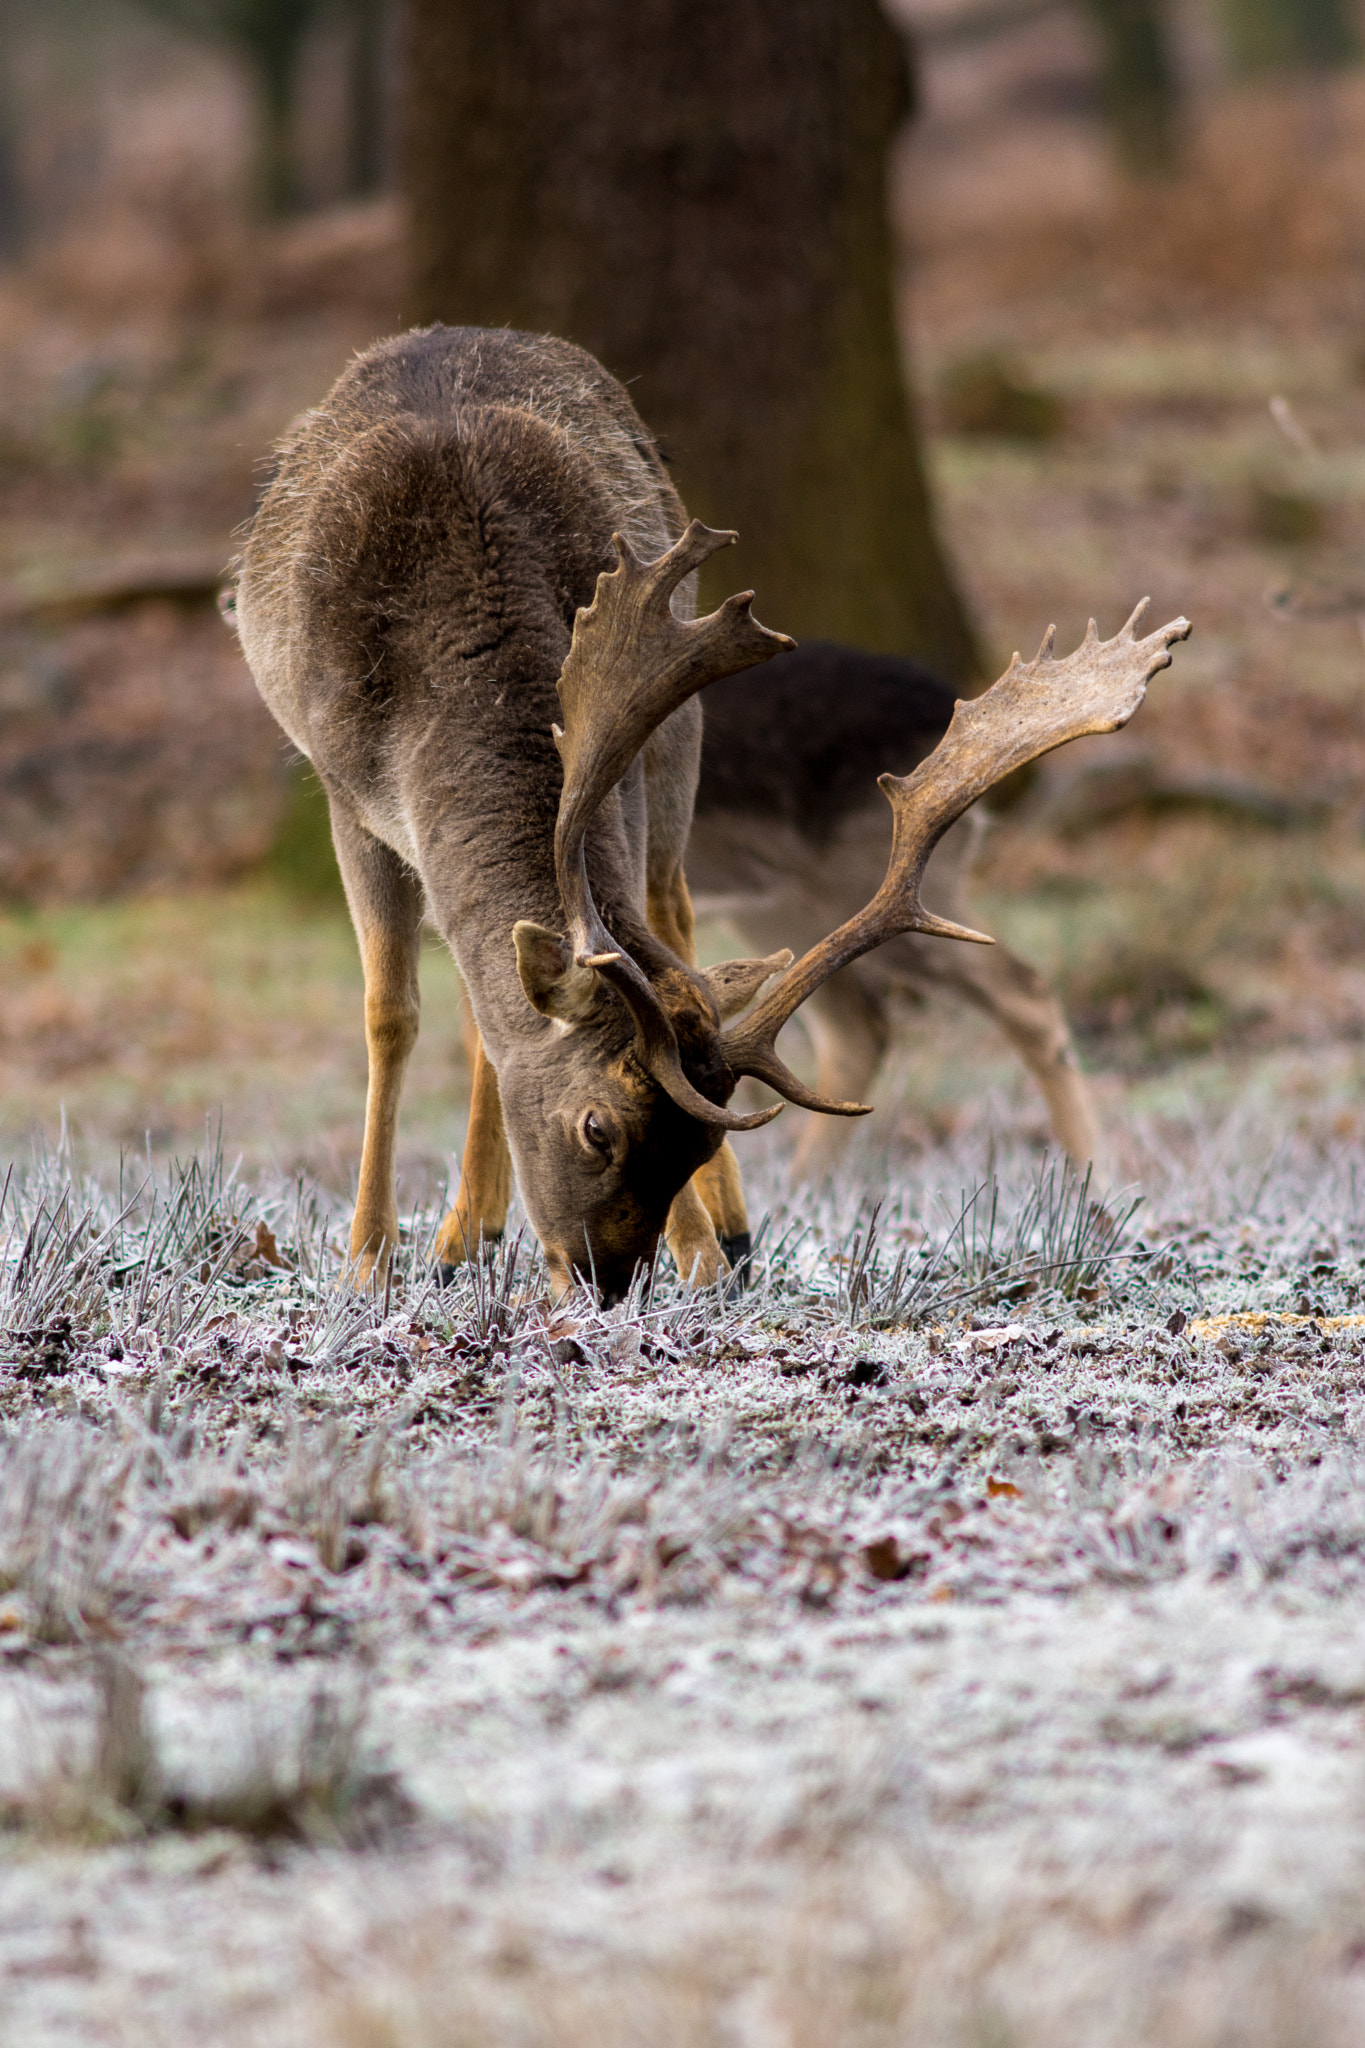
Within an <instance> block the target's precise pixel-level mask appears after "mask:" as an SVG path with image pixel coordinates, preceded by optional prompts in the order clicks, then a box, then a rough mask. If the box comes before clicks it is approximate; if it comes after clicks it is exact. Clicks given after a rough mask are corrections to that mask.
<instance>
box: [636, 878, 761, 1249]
mask: <svg viewBox="0 0 1365 2048" xmlns="http://www.w3.org/2000/svg"><path fill="white" fill-rule="evenodd" d="M647 908H648V915H649V928H650V930H651V931H652V932H653V933H654V934H655V935H656V937H658V938H661V939H662V940H663V942H664V944H665V945H666V946H669V947H671V948H672V950H673V951H674V952H675V953H676V954H677V955H678V958H679V959H680V960H685V961H686V962H687V964H688V966H689V967H695V966H696V964H697V945H696V919H695V918H694V916H693V914H692V898H691V897H690V896H689V894H688V892H687V881H686V878H685V877H684V875H683V871H682V869H681V867H674V868H673V869H672V870H671V871H670V872H669V873H668V874H667V875H665V876H662V877H659V878H658V879H657V880H656V879H655V878H654V877H653V876H651V877H650V882H649V891H648V898H647ZM664 1241H665V1243H666V1244H667V1246H668V1249H669V1251H670V1252H671V1253H672V1254H673V1258H674V1262H675V1263H676V1265H677V1268H678V1271H679V1273H681V1274H682V1276H683V1278H684V1279H686V1278H687V1276H688V1274H689V1273H692V1272H693V1271H694V1270H695V1274H696V1285H697V1286H698V1287H709V1286H710V1285H711V1284H712V1282H713V1281H715V1280H718V1279H719V1278H720V1276H721V1274H722V1273H723V1272H724V1271H725V1269H726V1266H727V1264H728V1265H729V1266H732V1267H733V1266H738V1265H739V1264H740V1262H741V1261H742V1260H744V1259H747V1258H748V1256H749V1252H750V1249H751V1242H752V1241H751V1239H750V1236H749V1214H748V1211H747V1209H746V1208H745V1206H744V1185H743V1182H742V1181H741V1179H740V1175H739V1161H738V1160H737V1159H736V1158H735V1155H734V1153H733V1152H732V1151H731V1149H730V1141H729V1139H728V1138H727V1139H726V1140H725V1142H724V1144H723V1145H722V1146H721V1148H720V1150H719V1152H717V1154H716V1156H715V1158H714V1159H711V1160H708V1161H707V1163H706V1165H705V1166H703V1167H700V1168H699V1169H698V1171H697V1172H696V1173H694V1174H693V1176H692V1178H691V1180H690V1181H689V1182H688V1183H687V1186H686V1187H685V1188H684V1189H683V1190H682V1192H681V1194H679V1195H678V1196H677V1197H676V1198H675V1200H674V1203H673V1206H672V1208H671V1209H670V1210H669V1212H668V1222H667V1225H666V1226H665V1229H664ZM722 1254H723V1255H724V1256H723V1257H722Z"/></svg>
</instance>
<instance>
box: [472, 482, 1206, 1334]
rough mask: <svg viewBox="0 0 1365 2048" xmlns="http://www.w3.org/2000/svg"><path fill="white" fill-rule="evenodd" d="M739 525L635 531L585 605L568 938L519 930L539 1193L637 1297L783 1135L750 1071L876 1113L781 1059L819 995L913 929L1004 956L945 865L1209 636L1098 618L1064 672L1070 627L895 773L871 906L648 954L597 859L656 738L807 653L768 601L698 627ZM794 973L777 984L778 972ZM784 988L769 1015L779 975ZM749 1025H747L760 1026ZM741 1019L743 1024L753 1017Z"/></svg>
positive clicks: (584, 1266) (568, 863)
mask: <svg viewBox="0 0 1365 2048" xmlns="http://www.w3.org/2000/svg"><path fill="white" fill-rule="evenodd" d="M734 539H735V536H734V535H733V534H731V533H715V532H712V531H711V530H710V529H709V528H707V527H705V526H702V525H701V524H700V522H699V521H696V520H694V521H693V522H692V524H691V525H690V526H689V527H688V529H687V531H686V533H684V535H683V536H682V538H681V540H679V541H678V542H677V543H676V545H675V546H674V547H672V548H671V549H669V551H668V552H667V553H666V554H664V555H662V556H661V557H660V558H659V560H658V561H656V562H653V563H650V564H648V565H642V564H641V563H640V562H639V561H638V560H637V558H636V557H635V555H634V554H633V552H632V551H631V549H630V547H629V546H628V545H627V543H626V542H625V541H624V540H623V539H622V538H621V537H620V536H619V535H618V536H617V537H616V550H617V554H618V557H619V560H618V565H617V567H616V568H615V569H614V570H612V571H610V572H608V573H604V574H603V575H602V576H600V577H599V579H598V584H597V592H596V596H595V597H594V600H593V603H592V605H591V606H590V607H588V608H587V609H586V610H582V611H580V612H579V613H578V615H577V618H576V620H575V623H574V632H573V641H572V644H571V646H570V650H569V654H568V657H567V659H566V661H565V663H564V666H563V670H562V671H561V674H560V678H559V685H558V687H559V698H560V703H561V705H562V706H563V713H564V723H563V726H562V727H560V726H556V727H555V728H554V736H555V743H556V745H557V747H558V749H559V754H560V759H561V761H562V763H563V769H564V786H563V792H562V795H561V798H560V807H559V816H558V820H557V824H556V830H555V869H556V876H557V880H558V886H559V894H560V900H561V904H562V908H563V912H564V920H565V923H566V925H567V927H568V931H567V934H566V935H565V934H561V933H558V932H552V931H549V930H547V929H546V928H545V927H543V926H541V925H537V924H532V923H529V922H526V921H522V922H520V923H518V924H517V926H516V927H515V930H514V932H513V934H512V937H513V942H514V944H515V947H516V956H517V969H518V973H519V976H520V980H521V985H522V988H523V990H524V992H525V995H526V999H527V1001H528V1003H529V1004H530V1005H531V1006H532V1008H533V1009H535V1010H536V1011H537V1012H538V1013H539V1014H540V1016H541V1017H542V1018H543V1019H544V1020H545V1026H546V1029H545V1031H544V1032H543V1033H539V1032H538V1033H536V1034H534V1035H533V1037H532V1038H531V1039H530V1040H528V1050H531V1049H533V1050H531V1056H529V1057H528V1058H527V1059H526V1060H525V1061H524V1062H523V1061H522V1060H521V1059H519V1058H518V1057H517V1056H516V1054H513V1056H512V1062H511V1069H510V1071H509V1073H508V1075H507V1081H508V1082H510V1083H511V1085H504V1088H503V1104H504V1116H505V1117H506V1120H507V1124H508V1131H509V1136H510V1138H511V1140H512V1145H513V1150H514V1153H515V1154H516V1157H517V1162H518V1167H519V1180H520V1183H521V1188H522V1195H523V1199H524V1201H525V1202H526V1206H527V1210H528V1213H529V1214H530V1217H531V1221H532V1223H533V1225H534V1226H535V1229H536V1232H537V1235H538V1236H539V1238H540V1240H541V1243H542V1245H543V1247H544V1248H545V1251H546V1254H547V1257H548V1259H549V1262H550V1265H551V1269H552V1271H553V1273H554V1275H555V1280H556V1285H557V1287H559V1288H561V1289H562V1288H564V1287H567V1286H569V1285H571V1284H572V1281H573V1279H574V1277H575V1276H577V1277H579V1278H581V1279H582V1280H584V1281H592V1282H595V1284H596V1285H597V1286H598V1288H599V1289H600V1290H601V1291H602V1292H603V1293H605V1294H606V1295H607V1296H608V1298H615V1297H618V1296H619V1295H620V1294H621V1293H623V1292H624V1291H625V1289H626V1287H627V1286H628V1285H629V1283H630V1278H631V1275H632V1273H633V1272H634V1270H635V1268H636V1266H637V1265H638V1264H639V1262H640V1261H641V1260H645V1259H648V1258H650V1257H651V1256H652V1255H653V1253H654V1251H655V1249H656V1247H657V1245H658V1242H659V1238H660V1235H661V1233H662V1231H663V1227H664V1222H665V1219H666V1217H667V1215H668V1211H669V1208H670V1206H671V1204H672V1202H673V1200H674V1198H675V1196H676V1195H677V1194H678V1193H679V1192H680V1191H681V1189H682V1188H683V1187H684V1186H685V1185H686V1183H687V1182H688V1180H689V1179H690V1178H691V1176H692V1175H693V1174H694V1173H695V1172H696V1170H697V1168H698V1167H699V1166H701V1165H703V1164H704V1163H705V1162H706V1160H708V1159H709V1158H710V1157H711V1156H712V1155H713V1153H714V1152H715V1151H716V1150H717V1149H718V1148H719V1146H720V1143H721V1141H722V1139H723V1137H724V1136H725V1134H726V1132H728V1131H747V1130H753V1129H755V1128H757V1126H759V1125H760V1124H765V1123H768V1122H769V1121H770V1120H771V1119H772V1118H773V1117H774V1116H776V1115H777V1114H778V1112H779V1111H780V1109H781V1107H782V1104H781V1102H777V1103H774V1104H772V1105H771V1106H770V1107H769V1108H767V1109H761V1110H758V1111H755V1112H754V1113H753V1114H751V1115H740V1114H738V1113H736V1112H734V1111H732V1110H731V1109H729V1108H728V1107H727V1104H728V1102H729V1100H730V1097H731V1095H732V1094H733V1093H734V1090H735V1088H736V1086H737V1084H738V1082H739V1081H740V1079H741V1077H742V1076H744V1075H746V1074H748V1075H752V1076H754V1077H755V1078H756V1079H758V1080H760V1081H763V1082H766V1083H767V1085H768V1086H769V1087H771V1088H773V1089H774V1090H776V1092H777V1093H778V1094H779V1095H781V1096H783V1097H785V1098H786V1100H787V1101H789V1102H794V1103H797V1104H799V1105H800V1106H801V1107H802V1108H805V1109H813V1110H819V1111H822V1112H824V1113H825V1114H826V1115H831V1116H865V1115H867V1114H868V1113H869V1112H868V1108H867V1106H866V1105H865V1104H862V1103H856V1102H831V1101H826V1100H825V1099H824V1098H823V1097H821V1096H818V1095H816V1094H814V1093H813V1092H812V1091H811V1090H810V1089H808V1088H806V1087H805V1086H804V1085H803V1083H802V1082H800V1081H799V1080H798V1079H797V1077H796V1076H795V1075H794V1074H793V1073H792V1072H791V1071H790V1069H789V1068H787V1067H786V1066H785V1065H784V1064H783V1062H782V1060H781V1059H780V1058H779V1057H778V1055H777V1052H776V1049H775V1041H776V1037H777V1034H778V1032H779V1031H780V1030H781V1028H782V1026H783V1024H785V1023H786V1021H787V1020H788V1018H789V1017H791V1015H792V1014H793V1012H794V1011H795V1010H796V1009H798V1008H799V1006H800V1005H801V1004H802V1003H803V1002H805V1001H806V999H807V997H809V996H811V995H813V994H814V992H815V990H816V989H817V988H819V987H820V985H821V983H822V982H824V981H826V980H828V978H829V977H830V975H832V974H835V973H837V972H838V970H839V969H840V968H841V967H846V966H847V965H848V964H849V963H850V962H851V961H853V960H856V959H857V958H859V957H860V956H861V955H862V954H863V953H866V952H868V951H870V950H871V948H872V947H874V946H879V945H881V944H882V943H883V942H884V941H885V940H887V939H890V938H894V937H895V936H897V935H898V934H899V933H902V932H911V931H914V932H927V933H933V934H937V935H938V936H940V937H944V938H953V939H965V940H971V941H975V942H976V943H979V944H984V945H989V944H990V943H991V942H990V940H989V939H986V938H984V937H983V936H982V934H981V933H979V932H973V931H968V930H967V929H966V928H965V927H963V926H961V925H955V924H950V923H949V922H947V921H946V920H945V919H943V918H938V917H935V916H933V914H932V913H931V912H929V911H927V910H926V909H925V908H924V906H923V904H922V903H921V901H920V895H919V891H920V883H921V880H922V878H923V874H924V869H925V865H926V863H927V861H928V859H929V855H930V854H931V853H932V851H933V849H934V847H935V846H936V845H937V844H938V841H939V840H940V839H941V838H942V836H943V834H944V833H945V832H946V831H947V829H948V827H949V826H950V825H951V824H952V823H953V821H954V820H955V819H956V818H958V817H960V816H961V814H962V812H963V811H965V810H966V809H967V808H968V807H969V805H971V804H973V803H974V802H975V801H976V800H977V798H978V797H980V796H982V795H983V794H984V793H985V791H986V790H987V789H989V788H990V787H991V785H992V784H993V783H995V782H997V781H999V780H1000V779H1001V778H1002V777H1004V776H1006V775H1009V774H1011V773H1012V772H1013V771H1014V770H1015V769H1016V768H1019V767H1022V766H1023V765H1024V763H1025V762H1027V761H1030V760H1033V759H1035V758H1036V757H1037V756H1038V755H1039V754H1043V753H1046V752H1048V751H1049V750H1050V749H1051V748H1053V747H1057V746H1060V745H1062V744H1063V743H1064V742H1065V741H1066V740H1069V739H1074V738H1077V737H1079V736H1080V735H1081V734H1083V733H1091V732H1112V731H1114V730H1115V729H1116V728H1117V727H1118V726H1121V725H1123V724H1125V723H1126V722H1127V720H1128V719H1129V718H1130V717H1131V716H1132V714H1133V712H1134V711H1135V710H1136V709H1137V707H1138V705H1139V704H1140V703H1141V701H1142V698H1143V695H1144V694H1145V691H1146V686H1147V683H1148V681H1149V680H1150V678H1151V677H1152V676H1153V675H1155V674H1156V673H1157V671H1158V670H1159V669H1162V668H1164V667H1166V666H1167V664H1168V663H1169V661H1170V658H1171V656H1170V647H1171V644H1172V643H1173V642H1174V641H1176V640H1179V639H1183V638H1184V637H1185V635H1186V634H1187V633H1188V632H1189V626H1188V625H1187V623H1186V622H1185V620H1184V619H1178V620H1176V621H1174V622H1173V623H1172V624H1171V625H1169V626H1164V627H1162V628H1161V630H1160V631H1159V632H1157V633H1153V634H1150V635H1148V637H1147V638H1146V639H1144V640H1138V639H1137V638H1136V637H1135V630H1134V629H1135V628H1136V626H1137V624H1138V622H1139V620H1140V619H1141V617H1142V614H1143V612H1144V610H1145V608H1146V607H1145V601H1144V603H1143V604H1142V605H1139V606H1138V608H1137V610H1136V611H1135V612H1134V614H1133V616H1132V618H1131V619H1130V620H1129V622H1128V624H1127V625H1126V626H1125V627H1124V628H1123V630H1122V632H1121V633H1119V634H1118V635H1117V636H1116V637H1115V638H1114V639H1113V640H1107V641H1103V642H1102V641H1100V640H1099V638H1098V636H1097V634H1096V631H1095V627H1094V623H1093V621H1092V623H1091V626H1090V629H1089V632H1088V634H1087V636H1086V638H1085V640H1084V642H1083V643H1082V645H1081V646H1080V647H1079V648H1078V649H1077V651H1076V652H1075V653H1074V654H1073V655H1071V656H1069V657H1068V658H1067V659H1066V660H1065V661H1058V660H1057V659H1056V657H1055V655H1054V654H1053V651H1052V639H1053V636H1052V633H1051V632H1049V634H1048V636H1047V638H1046V639H1045V640H1044V642H1043V646H1042V648H1041V650H1040V652H1039V655H1038V658H1037V660H1036V661H1033V662H1029V663H1024V662H1023V661H1021V660H1020V658H1019V656H1018V655H1017V654H1016V655H1015V657H1014V660H1013V662H1012V663H1011V665H1010V667H1009V669H1008V670H1007V671H1006V673H1005V675H1003V676H1002V677H1001V679H1000V681H999V682H998V683H996V684H995V686H994V687H993V688H992V689H991V690H989V691H988V692H987V693H986V694H985V695H984V696H982V697H979V698H977V699H975V700H974V701H971V702H968V703H960V704H959V705H958V706H957V708H956V711H955V713H954V716H953V721H952V724H951V725H950V727H949V729H948V731H947V733H946V734H945V735H944V737H943V739H942V741H941V742H940V743H939V746H938V747H937V749H936V750H935V752H934V753H933V754H932V755H930V756H929V758H928V759H927V760H926V761H923V762H921V763H920V766H919V767H918V768H917V769H916V770H915V771H914V773H913V774H911V775H909V776H905V777H897V776H893V775H883V776H882V777H881V778H880V787H881V788H882V790H883V791H884V792H885V794H886V796H887V797H888V799H889V800H890V803H891V806H892V810H893V814H894V832H893V840H892V851H891V861H890V866H889V868H888V871H887V876H886V880H885V881H884V882H883V884H882V886H881V888H880V889H879V890H878V892H877V894H876V896H875V897H874V898H873V899H872V901H871V903H869V904H868V905H867V906H866V908H865V909H864V910H862V911H860V912H859V913H858V915H857V916H856V917H853V918H850V919H849V920H848V922H847V923H846V924H844V925H841V926H840V927H839V929H838V930H837V931H835V932H832V933H831V934H830V935H829V936H828V937H827V938H825V939H823V940H821V941H820V943H819V944H818V945H816V946H814V947H812V948H811V950H810V952H808V953H807V954H806V955H805V956H804V957H803V958H802V959H801V960H799V961H797V962H796V963H795V965H793V964H792V961H791V954H790V953H780V954H774V955H772V956H771V957H769V958H768V959H764V960H732V961H727V962H725V963H724V964H723V965H722V966H720V967H714V968H711V969H710V970H708V971H706V972H702V971H700V970H698V969H694V968H692V967H690V966H688V965H687V964H686V963H684V962H683V961H681V960H679V959H678V958H677V957H676V956H675V955H674V954H672V953H671V952H669V951H668V949H667V948H666V947H665V946H664V945H663V944H662V943H661V942H660V941H658V940H657V939H655V938H654V936H653V935H652V934H648V935H645V934H637V935H636V937H635V940H634V950H633V951H629V950H627V949H626V948H625V947H624V946H623V945H621V944H620V943H618V941H617V940H616V939H614V938H613V937H612V935H611V933H610V932H609V931H608V930H607V927H606V925H605V924H604V923H603V920H602V917H601V915H600V913H599V911H598V907H597V905H596V903H595V902H594V900H593V895H592V891H591V888H590V886H589V881H588V874H587V866H586V861H585V846H586V840H587V835H588V830H589V827H590V826H592V825H593V823H594V820H599V819H600V818H601V814H602V811H603V806H604V804H606V801H607V799H608V797H609V796H610V795H611V792H612V791H613V790H614V789H615V788H616V787H617V785H618V784H619V782H620V781H621V778H622V777H623V776H624V775H625V774H626V772H627V770H628V769H629V768H630V766H631V764H632V762H633V761H634V760H635V758H636V756H637V755H638V754H639V752H640V750H641V748H642V747H643V746H644V745H645V742H646V741H647V740H648V739H649V737H650V735H651V734H652V733H653V732H655V731H656V730H657V728H658V727H659V726H660V725H661V724H662V723H663V721H664V720H665V719H666V718H668V717H669V716H670V715H671V714H672V713H673V712H674V711H676V710H678V709H679V707H680V706H681V705H683V704H684V703H686V702H687V700H688V699H689V698H690V697H692V696H693V695H695V693H696V692H697V691H698V690H700V689H702V688H703V687H704V686H705V684H707V683H709V682H714V681H716V680H718V679H719V678H720V677H721V676H725V675H733V674H735V673H736V672H738V671H739V670H741V669H745V668H750V667H752V666H754V665H755V664H756V663H758V662H761V661H766V660H767V659H769V657H770V656H772V655H774V654H777V653H779V652H780V651H781V650H783V649H784V648H787V647H790V646H791V645H792V642H791V641H790V640H788V639H787V638H786V637H785V636H784V635H782V634H780V633H771V632H769V631H768V630H767V628H766V627H764V626H760V625H759V624H758V622H757V621H756V620H755V619H754V618H753V617H752V616H751V614H750V610H749V606H750V604H751V602H752V595H753V594H752V592H745V593H741V594H740V595H739V596H736V597H731V598H729V599H728V600H727V601H726V603H725V604H723V605H722V606H721V607H720V609H719V610H718V611H715V612H712V613H711V614H710V615H709V616H708V617H706V618H702V619H696V620H691V621H689V620H683V619H679V618H676V617H675V616H674V614H673V612H672V609H671V606H670V598H671V596H672V593H673V591H674V590H675V589H676V588H677V586H678V584H679V583H681V581H682V580H683V578H684V577H685V576H687V575H689V574H690V573H691V572H692V570H694V569H695V568H697V567H698V566H699V565H700V564H701V563H702V562H703V561H705V560H706V559H707V557H708V556H710V555H711V554H713V553H715V551H716V550H717V549H718V548H721V547H726V546H729V545H730V544H731V543H732V542H733V541H734ZM774 975H776V976H778V979H777V980H776V981H775V982H774V981H773V976H774ZM770 982H771V983H772V986H771V987H769V988H768V990H767V993H766V994H764V995H763V996H762V998H761V1000H760V1001H759V1002H758V1004H757V1006H756V1007H755V1008H753V1009H750V1008H749V1006H750V1004H751V1003H752V1002H753V999H754V998H755V996H757V995H758V994H759V991H760V990H761V989H763V987H764V985H765V983H770ZM745 1011H747V1012H748V1014H747V1015H741V1013H743V1012H745ZM736 1020H738V1021H736Z"/></svg>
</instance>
